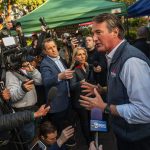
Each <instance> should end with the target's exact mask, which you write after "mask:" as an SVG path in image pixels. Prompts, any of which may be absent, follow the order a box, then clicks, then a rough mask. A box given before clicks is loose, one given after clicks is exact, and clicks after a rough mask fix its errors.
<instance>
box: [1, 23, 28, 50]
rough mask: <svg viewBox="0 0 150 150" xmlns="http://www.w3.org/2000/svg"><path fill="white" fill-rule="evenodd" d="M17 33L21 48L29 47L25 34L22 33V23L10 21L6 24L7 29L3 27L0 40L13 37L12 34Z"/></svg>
mask: <svg viewBox="0 0 150 150" xmlns="http://www.w3.org/2000/svg"><path fill="white" fill-rule="evenodd" d="M12 31H16V34H17V36H18V39H19V41H18V42H19V45H20V47H25V46H27V43H26V39H25V36H24V33H23V31H22V27H21V23H20V22H15V21H8V22H6V27H3V29H1V31H0V38H4V37H8V36H12V35H11V32H12Z"/></svg>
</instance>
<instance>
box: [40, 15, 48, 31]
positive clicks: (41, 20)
mask: <svg viewBox="0 0 150 150" xmlns="http://www.w3.org/2000/svg"><path fill="white" fill-rule="evenodd" d="M39 21H40V22H41V25H42V26H44V28H45V30H47V29H49V27H48V25H47V23H46V21H45V18H44V17H40V18H39Z"/></svg>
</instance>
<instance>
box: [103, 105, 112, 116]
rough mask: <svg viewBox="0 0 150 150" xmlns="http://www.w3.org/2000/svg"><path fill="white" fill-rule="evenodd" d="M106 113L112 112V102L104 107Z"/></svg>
mask: <svg viewBox="0 0 150 150" xmlns="http://www.w3.org/2000/svg"><path fill="white" fill-rule="evenodd" d="M104 113H105V114H111V110H110V104H107V105H106V107H105V108H104Z"/></svg>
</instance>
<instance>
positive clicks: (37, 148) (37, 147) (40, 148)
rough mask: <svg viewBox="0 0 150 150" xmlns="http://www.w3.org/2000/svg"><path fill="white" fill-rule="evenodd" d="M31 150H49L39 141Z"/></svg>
mask: <svg viewBox="0 0 150 150" xmlns="http://www.w3.org/2000/svg"><path fill="white" fill-rule="evenodd" d="M30 150H47V148H46V146H45V145H44V144H43V143H42V142H41V141H37V142H36V143H35V144H34V146H33V147H32V148H30Z"/></svg>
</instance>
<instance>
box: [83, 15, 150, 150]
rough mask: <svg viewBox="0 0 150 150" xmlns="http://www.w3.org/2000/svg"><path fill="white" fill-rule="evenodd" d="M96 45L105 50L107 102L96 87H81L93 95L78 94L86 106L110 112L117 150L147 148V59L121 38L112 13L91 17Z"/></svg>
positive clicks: (149, 100)
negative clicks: (92, 18) (92, 96)
mask: <svg viewBox="0 0 150 150" xmlns="http://www.w3.org/2000/svg"><path fill="white" fill-rule="evenodd" d="M92 32H93V35H94V37H93V38H94V40H95V44H96V48H97V50H98V51H100V52H106V58H107V65H108V75H107V103H105V102H104V101H103V99H102V97H101V96H100V94H99V93H98V90H96V88H97V87H96V86H94V85H91V84H89V83H84V84H83V85H82V87H84V88H86V90H85V91H86V92H89V93H88V95H89V94H94V95H95V97H94V98H91V97H87V96H81V99H82V100H81V101H80V102H81V105H82V106H84V107H86V108H87V109H92V108H95V107H98V108H100V109H101V110H102V111H103V112H104V113H108V112H109V113H110V114H111V115H112V122H111V123H112V128H113V131H114V133H115V135H116V138H117V143H118V149H119V150H148V149H149V148H150V91H149V89H150V61H149V59H148V58H147V57H146V56H145V55H144V54H143V53H142V52H141V51H140V50H138V49H137V48H135V47H133V46H131V45H130V44H129V43H128V42H127V41H126V40H125V39H124V29H123V26H122V24H121V22H120V20H119V18H117V17H116V16H115V15H113V14H106V13H105V14H100V15H99V16H97V17H95V18H94V20H93V27H92ZM97 89H98V88H97Z"/></svg>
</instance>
